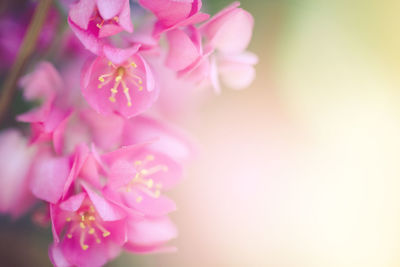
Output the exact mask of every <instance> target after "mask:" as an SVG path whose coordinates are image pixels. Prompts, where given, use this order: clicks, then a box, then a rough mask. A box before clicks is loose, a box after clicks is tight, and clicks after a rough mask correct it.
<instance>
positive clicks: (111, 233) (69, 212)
mask: <svg viewBox="0 0 400 267" xmlns="http://www.w3.org/2000/svg"><path fill="white" fill-rule="evenodd" d="M50 214H51V221H52V229H53V236H54V241H55V242H54V244H53V245H52V246H51V247H50V250H49V254H50V259H51V260H52V262H53V264H54V265H55V266H82V267H84V266H88V267H89V266H90V267H92V266H93V267H95V266H102V265H104V264H105V263H106V262H107V261H108V260H110V259H112V258H114V257H116V256H117V255H118V254H119V252H120V250H121V247H122V245H123V244H125V242H126V240H127V233H126V221H125V214H124V213H123V212H122V211H121V210H120V209H118V207H116V206H115V205H113V204H112V203H110V202H108V201H107V200H106V199H104V198H103V197H102V196H101V195H99V194H97V193H96V192H95V191H93V190H92V189H90V187H89V186H84V191H82V192H81V193H78V194H76V195H73V196H71V197H69V198H68V199H66V200H65V201H63V202H61V203H59V204H51V207H50ZM63 230H64V231H63ZM62 232H65V234H64V236H63V237H61V236H60V235H61V233H62Z"/></svg>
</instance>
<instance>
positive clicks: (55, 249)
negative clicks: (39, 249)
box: [49, 243, 72, 267]
mask: <svg viewBox="0 0 400 267" xmlns="http://www.w3.org/2000/svg"><path fill="white" fill-rule="evenodd" d="M49 258H50V260H51V263H53V265H54V266H55V267H71V266H72V264H71V263H69V262H68V260H67V259H66V258H65V257H64V253H63V252H62V249H61V247H60V246H59V245H57V244H56V243H53V244H51V245H50V247H49Z"/></svg>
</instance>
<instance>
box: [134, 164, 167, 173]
mask: <svg viewBox="0 0 400 267" xmlns="http://www.w3.org/2000/svg"><path fill="white" fill-rule="evenodd" d="M160 171H164V172H166V171H168V167H167V166H165V165H157V166H154V167H152V168H150V169H143V170H141V171H140V173H141V174H143V175H144V176H147V175H151V174H154V173H157V172H160Z"/></svg>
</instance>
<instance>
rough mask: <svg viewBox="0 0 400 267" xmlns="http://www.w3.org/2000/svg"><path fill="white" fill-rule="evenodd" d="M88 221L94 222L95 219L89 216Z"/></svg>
mask: <svg viewBox="0 0 400 267" xmlns="http://www.w3.org/2000/svg"><path fill="white" fill-rule="evenodd" d="M88 219H89V221H95V220H96V218H95V217H94V216H89V218H88Z"/></svg>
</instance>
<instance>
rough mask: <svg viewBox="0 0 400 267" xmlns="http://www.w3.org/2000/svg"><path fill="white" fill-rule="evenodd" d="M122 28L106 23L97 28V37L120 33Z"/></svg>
mask: <svg viewBox="0 0 400 267" xmlns="http://www.w3.org/2000/svg"><path fill="white" fill-rule="evenodd" d="M122 30H123V29H122V28H121V27H120V26H119V25H115V24H106V25H103V27H101V29H100V30H99V38H105V37H109V36H113V35H115V34H117V33H120V32H121V31H122Z"/></svg>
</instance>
